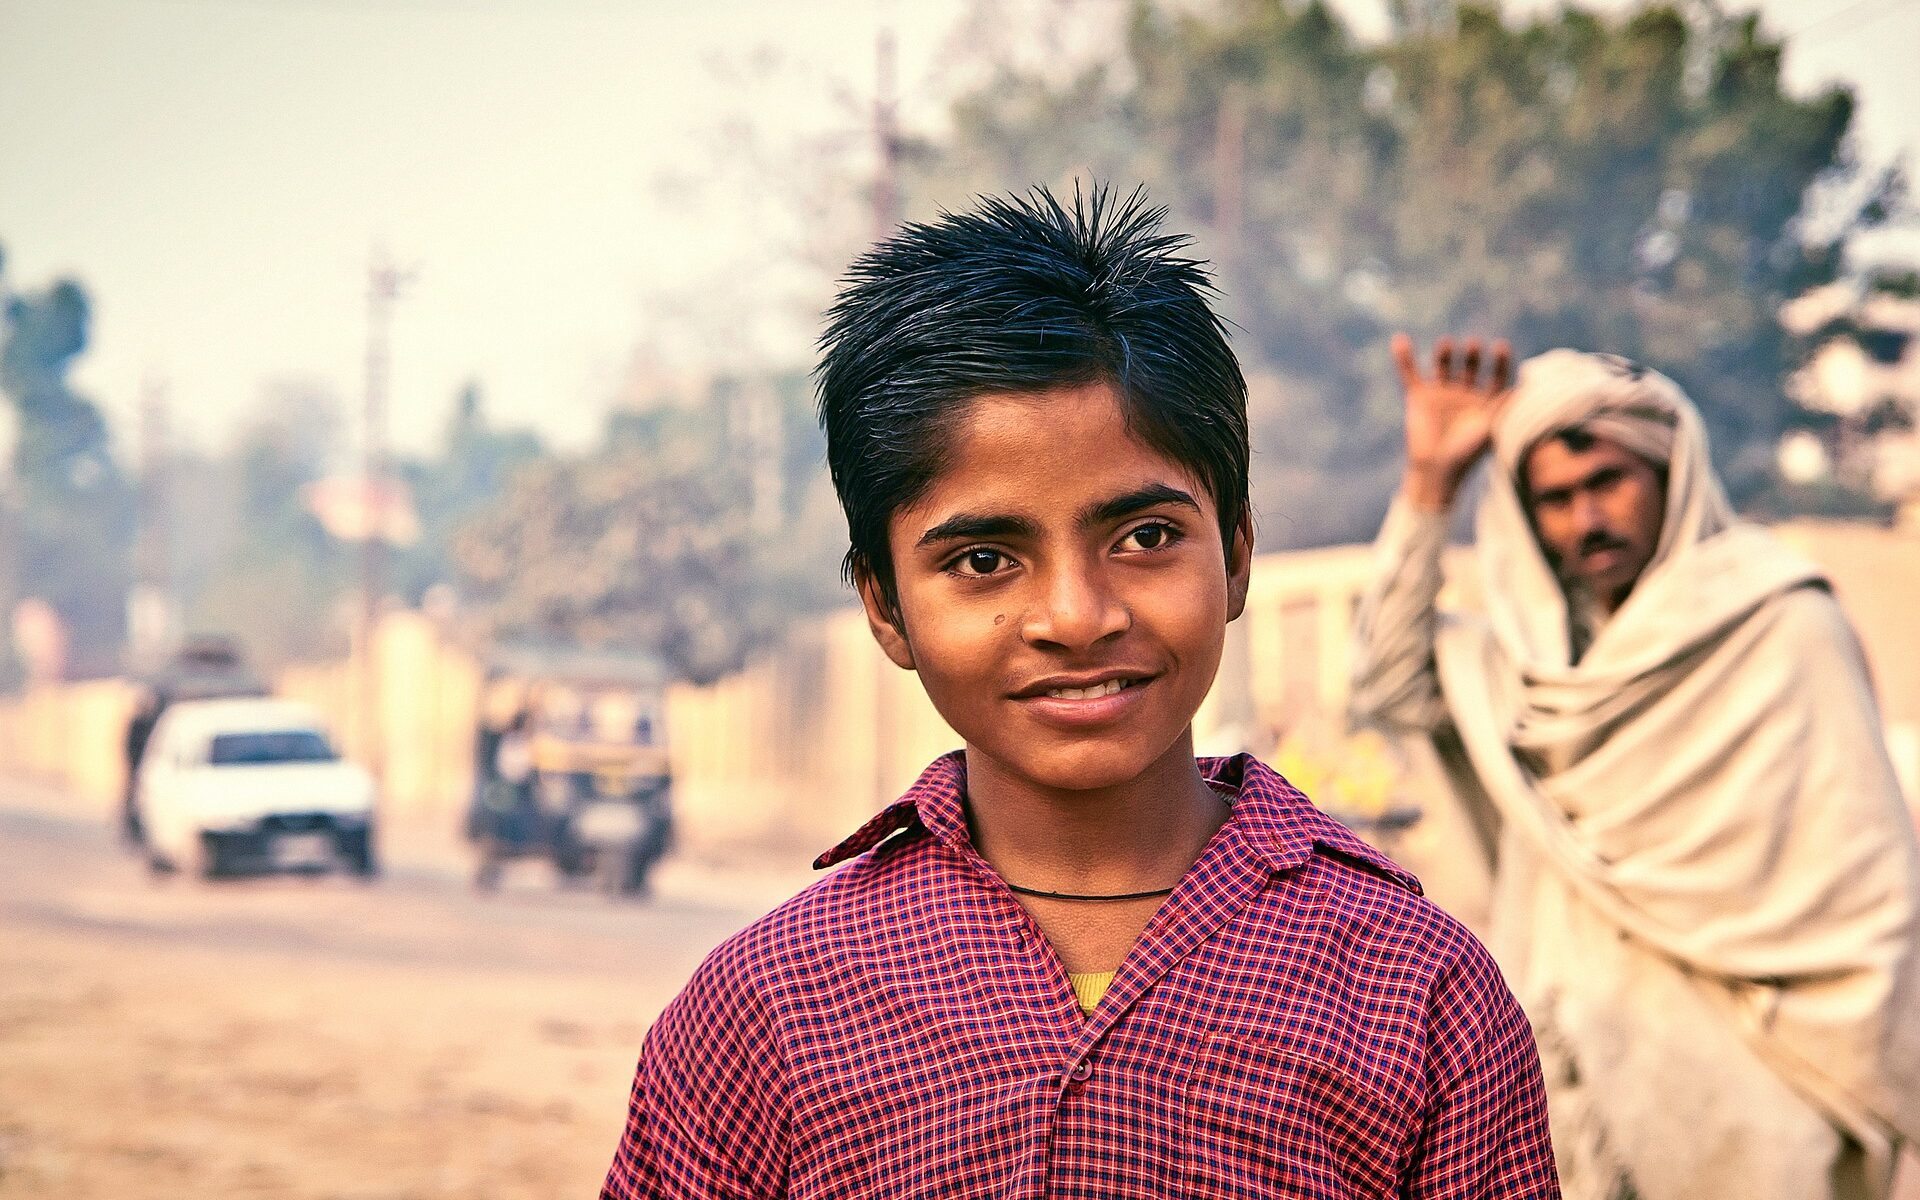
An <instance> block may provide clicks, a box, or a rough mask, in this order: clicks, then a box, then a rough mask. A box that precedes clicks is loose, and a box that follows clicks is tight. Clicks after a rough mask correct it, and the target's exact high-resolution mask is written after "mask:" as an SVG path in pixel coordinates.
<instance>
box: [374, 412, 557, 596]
mask: <svg viewBox="0 0 1920 1200" xmlns="http://www.w3.org/2000/svg"><path fill="white" fill-rule="evenodd" d="M545 453H546V450H545V447H543V446H542V445H541V442H540V438H539V436H538V435H537V434H535V433H533V432H532V431H531V430H527V429H496V428H494V427H493V425H492V424H491V422H489V421H488V419H487V413H486V401H485V395H484V393H483V392H482V391H481V388H480V384H479V383H478V382H469V383H467V384H466V385H464V386H463V387H462V388H461V389H460V391H459V392H458V393H457V394H456V395H455V397H454V402H453V413H452V415H451V416H450V417H449V418H448V420H447V428H446V433H445V435H444V437H443V439H442V442H441V446H440V452H439V454H438V456H436V457H432V458H417V459H411V460H408V461H405V462H403V463H401V464H400V477H401V478H402V479H403V480H404V481H405V482H406V484H407V486H408V488H409V490H410V491H411V492H412V493H413V500H414V505H415V507H416V508H417V509H418V510H419V514H420V540H419V541H418V542H417V543H416V544H415V545H413V546H411V547H409V548H407V549H406V550H404V551H402V552H401V553H399V554H398V555H397V556H396V561H395V564H394V571H395V575H396V578H395V580H394V583H395V585H396V590H398V591H399V592H400V593H401V594H403V595H404V596H406V597H407V599H408V600H410V601H417V600H418V599H419V598H420V596H421V595H422V594H423V593H424V592H425V591H426V589H428V588H430V587H432V586H433V585H434V584H436V583H442V582H447V581H450V580H451V579H452V578H453V577H454V576H455V574H456V573H457V568H456V566H455V564H454V561H453V541H454V534H455V531H456V530H458V528H459V527H460V524H461V522H463V521H465V520H466V519H467V518H468V517H470V516H472V515H473V514H474V513H475V512H477V511H478V510H479V509H481V508H483V507H485V506H487V505H489V504H492V503H494V502H496V501H497V500H498V499H499V497H500V496H501V494H502V493H503V492H505V491H506V488H507V484H508V481H509V480H511V479H512V478H513V475H514V472H516V471H518V470H519V469H520V468H521V467H523V466H525V465H526V464H527V463H530V462H533V461H535V460H536V459H538V458H540V457H542V456H543V455H544V454H545Z"/></svg>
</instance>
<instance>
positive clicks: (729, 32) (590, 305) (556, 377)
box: [0, 0, 1920, 448]
mask: <svg viewBox="0 0 1920 1200" xmlns="http://www.w3.org/2000/svg"><path fill="white" fill-rule="evenodd" d="M1003 3H1004V4H1005V6H1006V7H1008V8H1010V9H1012V10H1015V11H1016V12H1017V11H1018V10H1019V8H1020V7H1021V5H1020V2H1019V0H1003ZM1339 6H1340V7H1341V8H1343V9H1344V10H1346V11H1347V12H1348V13H1349V15H1350V17H1351V18H1352V20H1353V21H1354V23H1355V25H1356V26H1357V27H1359V28H1360V29H1361V30H1362V31H1363V32H1366V31H1370V30H1377V29H1378V28H1380V26H1381V25H1382V18H1381V5H1380V3H1379V0H1342V2H1341V3H1340V5H1339ZM1603 6H1604V7H1608V8H1613V7H1618V6H1619V5H1618V0H1614V2H1613V3H1607V4H1604V5H1603ZM1761 6H1762V9H1763V11H1764V13H1765V14H1766V19H1767V20H1768V22H1769V24H1770V26H1771V27H1772V28H1773V29H1774V30H1776V31H1783V32H1786V33H1788V34H1792V35H1797V36H1795V37H1794V38H1793V41H1792V44H1791V46H1790V50H1789V74H1790V81H1791V83H1792V84H1793V86H1795V87H1796V88H1800V89H1811V88H1813V87H1816V86H1818V85H1820V84H1823V83H1826V82H1829V81H1832V80H1846V81H1850V82H1852V83H1853V84H1854V85H1855V86H1856V88H1857V90H1858V94H1859V96H1860V99H1861V102H1862V107H1861V113H1860V126H1859V128H1860V132H1861V137H1862V143H1861V144H1862V149H1863V150H1864V152H1865V154H1866V156H1867V157H1868V158H1869V159H1870V160H1884V159H1886V158H1888V157H1890V156H1892V155H1895V154H1904V155H1905V156H1906V158H1907V159H1908V161H1909V162H1910V163H1912V162H1914V161H1915V160H1917V159H1920V154H1916V153H1915V151H1916V149H1917V148H1920V133H1917V132H1916V131H1917V129H1920V72H1915V71H1914V69H1913V63H1914V62H1915V61H1916V58H1917V57H1920V0H1762V5H1761ZM1081 7H1082V9H1083V10H1084V11H1085V12H1086V13H1087V16H1088V19H1089V21H1090V22H1097V21H1098V20H1099V18H1100V16H1101V15H1102V14H1103V13H1105V12H1110V11H1112V6H1111V5H1110V4H1102V3H1097V2H1095V0H1083V3H1082V5H1081ZM1528 7H1541V6H1540V5H1529V6H1528ZM966 9H967V3H966V0H891V2H889V0H835V2H833V3H817V4H804V3H799V2H797V0H785V2H780V0H701V2H700V3H697V4H689V3H682V2H677V0H675V2H669V0H464V2H463V0H0V244H4V246H5V249H6V253H7V274H8V278H9V281H10V283H11V285H12V286H13V287H15V288H34V287H39V286H41V285H43V284H45V283H46V282H48V281H50V280H51V279H52V278H54V277H56V276H58V275H62V274H70V275H73V276H75V277H77V278H79V279H80V280H81V281H82V282H83V283H84V284H85V285H86V287H87V289H88V291H89V292H90V293H91V295H92V297H93V300H94V304H95V317H96V320H95V326H94V331H93V332H94V342H93V346H92V348H91V349H90V350H89V352H88V354H87V356H86V358H85V359H84V360H83V362H82V366H81V368H80V369H79V371H78V373H77V378H78V380H79V382H80V383H81V385H82V386H83V387H84V388H85V389H86V390H87V391H88V392H89V393H90V394H92V395H93V396H94V397H95V398H97V399H98V400H99V401H100V402H101V403H102V404H103V405H104V406H105V407H106V408H107V410H108V412H109V415H110V417H111V418H112V419H113V420H114V421H115V424H116V426H117V427H118V428H119V429H121V430H122V431H123V432H122V433H121V434H120V437H121V440H122V443H123V445H124V443H125V441H126V439H127V436H128V435H127V433H126V432H124V431H126V430H128V429H129V421H130V417H131V413H132V412H133V410H134V407H135V405H136V402H137V397H138V395H139V390H140V387H141V385H142V381H143V380H145V379H149V378H163V379H164V380H165V381H166V383H167V386H168V389H169V392H170V395H171V397H172V402H173V406H174V409H175V421H176V423H177V424H178V425H180V426H181V427H183V429H184V431H185V432H186V433H187V434H188V435H189V436H191V437H192V438H194V439H195V440H197V441H199V442H201V443H203V444H214V445H217V444H219V443H221V442H222V441H224V439H225V438H226V437H228V436H229V435H230V433H231V429H232V427H233V425H234V423H235V421H236V420H237V418H238V417H239V416H240V415H242V414H244V413H246V412H247V411H248V410H249V409H251V408H252V407H253V406H254V405H256V404H257V403H258V397H259V395H260V391H261V388H262V385H263V383H264V382H265V381H268V380H271V379H276V378H304V379H310V380H314V381H317V382H318V383H319V384H321V385H322V386H325V387H329V388H331V389H332V390H333V391H334V392H335V393H336V394H337V395H339V396H340V398H341V399H342V400H343V402H345V403H346V405H347V407H348V408H349V409H352V408H355V407H357V404H358V398H359V396H360V392H361V382H360V381H361V371H362V366H361V363H362V356H363V354H364V346H365V323H364V322H365V317H364V312H365V309H364V295H365V289H366V270H367V263H368V259H369V256H370V254H371V252H372V250H373V247H375V246H376V245H379V246H384V247H386V248H388V249H389V250H390V252H391V253H392V255H393V257H394V258H395V260H397V261H398V262H400V263H402V264H410V265H417V267H418V274H417V277H416V278H415V279H414V280H413V281H412V282H411V284H410V285H409V287H408V289H407V292H406V295H405V298H404V300H403V301H402V303H401V304H400V306H399V308H398V310H397V314H396V318H395V321H394V325H393V338H394V368H393V383H392V393H393V417H392V424H393V430H394V433H395V435H396V437H397V439H398V440H399V441H400V442H401V443H402V444H403V445H405V446H410V447H415V448H420V447H424V446H425V445H427V444H429V443H430V442H431V440H432V439H433V438H434V436H435V435H436V433H437V431H438V430H439V428H440V426H441V425H442V423H443V422H444V420H445V417H446V413H447V410H448V406H449V403H450V400H451V397H452V395H453V392H454V390H455V388H456V387H457V386H458V385H459V383H460V382H461V381H463V380H465V379H467V378H470V377H471V378H478V379H479V380H481V381H482V382H483V384H484V385H485V387H486V389H487V394H488V398H489V403H490V406H491V408H492V410H493V412H494V413H495V415H496V417H497V419H499V420H502V421H505V422H509V423H521V422H524V423H530V424H533V425H535V426H537V427H538V428H539V429H541V430H542V431H543V432H545V433H547V434H549V435H551V436H554V437H556V438H558V439H559V440H561V441H562V442H563V443H573V444H577V443H579V442H581V441H583V440H584V439H586V438H587V437H588V436H590V435H591V434H592V433H593V431H595V430H596V429H597V428H598V427H599V424H600V421H601V419H602V417H603V415H604V413H605V411H606V408H607V405H608V403H609V400H610V397H611V396H612V395H613V393H614V391H615V390H616V388H617V386H618V383H619V381H620V380H621V379H622V377H623V376H624V375H625V373H626V370H627V366H628V364H629V362H630V361H631V359H632V356H633V354H634V351H635V347H636V345H639V344H642V343H645V342H649V341H659V340H661V339H660V338H659V337H658V336H653V335H651V334H650V333H649V331H650V330H654V329H656V328H657V327H659V326H660V324H661V322H662V320H663V318H665V319H667V320H668V322H669V323H671V318H672V316H673V313H674V310H675V307H676V305H679V304H680V303H681V301H682V300H684V298H685V297H688V296H691V295H696V294H701V293H708V294H720V295H725V294H728V289H731V291H732V292H736V293H737V292H740V291H743V290H750V289H752V288H753V287H754V286H755V284H756V279H755V277H754V275H753V270H752V267H751V259H749V258H743V254H744V252H745V249H746V248H747V247H751V246H753V245H754V244H755V239H756V237H757V236H759V234H760V233H761V232H762V230H763V227H764V225H765V223H766V221H767V220H768V219H769V218H768V208H767V202H766V200H765V198H764V197H763V198H761V200H760V202H759V203H757V204H756V203H754V202H753V200H752V199H751V198H749V199H747V200H744V201H742V200H731V199H726V198H725V197H723V196H721V195H720V194H719V193H718V192H717V191H716V190H714V189H707V190H704V191H702V190H698V189H695V190H686V191H682V192H681V193H680V195H679V197H678V199H677V200H676V197H675V194H674V189H673V188H672V187H671V186H670V185H665V186H663V181H670V180H671V179H673V178H675V177H677V176H681V175H684V174H686V173H688V172H689V171H695V172H697V171H698V170H700V169H704V167H705V165H706V164H707V163H709V162H711V161H712V160H713V159H714V158H715V146H716V144H717V143H718V142H719V141H720V139H721V138H722V137H723V135H724V134H725V131H726V129H727V128H728V123H729V122H733V123H735V124H738V123H742V122H744V123H749V124H751V126H752V127H753V128H754V129H755V130H756V138H757V139H758V142H759V144H761V145H762V146H763V147H766V148H768V149H769V150H770V151H771V152H772V153H774V154H776V155H777V154H779V153H780V152H781V149H782V147H783V146H786V145H789V144H791V143H793V142H794V141H796V140H797V139H799V138H801V137H804V136H811V135H819V134H821V133H831V132H833V131H844V132H845V133H846V134H847V139H848V142H849V145H853V144H855V139H856V137H857V132H856V123H857V120H858V116H857V113H856V112H855V110H854V109H853V108H852V107H851V106H850V102H849V99H848V97H851V96H852V95H853V93H855V92H856V91H857V92H860V93H862V94H864V92H865V90H866V89H868V88H870V86H871V81H872V78H873V63H874V42H875V36H876V32H877V30H878V29H879V28H880V26H881V24H882V23H883V22H884V23H887V24H890V25H891V26H892V27H893V28H894V29H895V30H896V31H897V37H898V43H899V56H900V76H901V79H902V83H903V91H904V92H905V95H906V98H907V100H908V103H909V107H908V108H907V111H906V114H905V115H906V119H907V121H908V123H909V125H918V126H921V127H924V126H925V125H927V124H928V123H930V122H933V121H936V120H937V119H938V112H939V107H940V105H939V100H940V94H939V93H940V92H941V91H942V90H943V88H945V87H947V86H950V83H949V81H950V80H951V79H952V75H951V72H950V71H947V70H946V69H945V68H946V67H947V66H948V65H949V64H948V59H949V58H950V57H951V54H952V48H951V45H950V41H951V37H952V34H953V31H954V28H955V25H956V23H957V22H958V21H959V20H960V19H961V18H962V15H963V14H964V12H965V11H966ZM836 90H837V91H838V94H839V98H836ZM848 161H849V162H850V163H853V164H855V165H857V163H858V159H857V158H850V159H849V160H848ZM708 280H725V281H727V282H726V283H725V285H724V286H721V285H719V284H717V283H708V282H703V281H708ZM676 297H677V298H681V299H680V300H676V299H675V298H676ZM663 298H664V299H663ZM708 307H712V306H711V305H709V306H708ZM719 340H720V341H721V342H723V343H724V342H725V340H726V339H725V335H724V333H723V334H722V335H720V338H719ZM739 353H741V354H742V355H748V354H751V353H753V351H752V350H751V349H749V348H741V349H740V350H739Z"/></svg>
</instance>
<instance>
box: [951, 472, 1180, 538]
mask: <svg viewBox="0 0 1920 1200" xmlns="http://www.w3.org/2000/svg"><path fill="white" fill-rule="evenodd" d="M1161 504H1178V505H1181V506H1183V507H1185V508H1190V509H1192V510H1193V511H1194V512H1199V511H1200V502H1199V501H1197V500H1195V499H1194V498H1193V496H1192V495H1191V494H1190V493H1188V492H1183V491H1181V490H1180V489H1179V488H1177V487H1172V486H1170V485H1168V484H1164V483H1149V484H1145V485H1143V486H1141V487H1137V488H1135V489H1133V490H1132V491H1130V492H1123V493H1122V494H1120V495H1118V496H1115V497H1113V498H1112V499H1110V500H1102V501H1099V502H1098V503H1096V504H1091V505H1088V506H1087V507H1086V508H1084V509H1082V510H1081V511H1080V515H1079V516H1078V517H1076V518H1075V523H1076V524H1077V525H1079V526H1080V528H1082V529H1091V528H1092V527H1093V526H1095V525H1105V524H1107V523H1109V522H1112V521H1119V520H1124V519H1125V518H1127V517H1130V516H1132V515H1133V514H1134V513H1137V512H1140V511H1142V510H1143V509H1149V508H1153V507H1156V506H1157V505H1161ZM1039 536H1040V526H1039V525H1037V524H1035V523H1034V522H1033V521H1032V520H1030V519H1028V518H1026V517H1019V516H1014V515H1012V514H1004V515H1003V514H992V513H956V514H955V515H953V516H951V517H948V518H947V519H946V520H944V521H942V522H940V523H939V524H938V525H935V526H934V527H933V528H932V529H929V530H927V531H926V532H925V533H923V534H921V535H920V540H919V541H917V542H915V543H914V548H915V549H919V548H920V547H923V546H931V545H933V544H935V543H937V542H954V541H970V540H972V539H974V538H1007V537H1017V538H1035V537H1039Z"/></svg>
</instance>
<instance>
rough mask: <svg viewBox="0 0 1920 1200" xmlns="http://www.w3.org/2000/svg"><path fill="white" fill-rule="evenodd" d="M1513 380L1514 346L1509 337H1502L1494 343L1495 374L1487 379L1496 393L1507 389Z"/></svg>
mask: <svg viewBox="0 0 1920 1200" xmlns="http://www.w3.org/2000/svg"><path fill="white" fill-rule="evenodd" d="M1512 382H1513V347H1512V346H1510V345H1508V344H1507V339H1505V338H1500V339H1498V340H1496V341H1495V342H1494V343H1493V375H1492V377H1491V378H1489V379H1488V380H1487V384H1488V386H1489V387H1491V388H1493V390H1494V391H1495V392H1496V393H1499V392H1504V391H1506V390H1507V385H1508V384H1510V383H1512Z"/></svg>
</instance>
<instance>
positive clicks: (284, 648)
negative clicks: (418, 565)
mask: <svg viewBox="0 0 1920 1200" xmlns="http://www.w3.org/2000/svg"><path fill="white" fill-rule="evenodd" d="M344 436H345V435H344V421H343V418H342V414H341V409H340V402H339V400H338V398H337V397H335V396H334V395H333V394H332V393H330V392H329V391H327V390H326V388H325V387H323V386H321V385H319V384H316V383H314V382H312V381H309V380H305V379H299V378H285V379H277V380H273V381H271V382H269V383H268V384H267V385H266V386H265V387H264V388H263V389H262V391H261V393H260V396H259V399H258V400H257V402H256V404H255V406H254V408H253V411H252V412H251V413H250V414H249V415H248V416H247V418H246V420H245V421H244V423H243V424H242V426H241V429H240V432H239V436H238V438H237V439H236V440H235V442H234V445H233V447H232V449H231V451H230V452H229V453H227V454H226V455H224V456H222V457H221V458H220V459H219V460H217V461H215V462H213V463H203V464H192V463H190V462H188V461H187V460H185V459H182V460H180V461H179V462H178V464H177V465H176V468H175V474H176V476H177V478H178V481H179V482H178V486H177V487H176V488H175V493H176V494H175V501H176V504H178V505H180V506H182V507H183V508H185V509H188V510H190V511H194V512H195V514H196V515H195V517H194V520H195V521H196V522H197V524H196V525H194V526H192V528H194V531H195V536H194V537H193V538H192V539H190V541H191V542H192V543H193V544H194V547H195V549H194V550H190V551H189V557H190V559H191V560H192V561H191V564H190V565H191V568H192V569H183V570H181V571H180V572H179V576H180V582H181V583H182V584H183V585H184V588H185V591H186V592H187V603H186V605H185V607H186V612H187V617H188V621H189V623H190V624H191V626H192V627H193V629H194V630H195V631H197V632H205V633H217V634H220V635H222V636H224V637H229V638H232V639H234V640H235V641H236V642H238V643H239V644H240V645H241V646H243V647H245V649H246V651H247V653H248V655H249V656H250V657H251V658H252V659H253V660H254V661H256V662H257V663H259V664H260V665H261V666H262V667H263V668H272V667H276V666H279V665H282V664H285V663H288V662H295V661H299V660H302V659H313V658H318V657H322V656H325V655H329V654H334V653H338V652H339V651H341V650H342V649H343V648H344V645H345V632H346V631H345V627H344V625H343V623H342V621H341V620H340V616H341V610H340V604H341V601H342V599H343V597H344V595H345V591H346V588H347V586H348V584H349V583H350V581H351V580H352V578H353V568H354V559H353V557H352V551H351V549H350V548H348V547H345V546H342V545H341V544H339V543H337V542H335V541H333V540H332V539H331V538H329V537H328V536H327V533H326V531H325V530H324V529H323V528H322V527H321V525H320V522H319V521H318V520H317V519H316V518H315V517H314V515H313V513H312V512H310V511H309V510H308V508H307V503H306V489H307V488H308V486H309V485H311V484H312V483H314V482H315V481H316V480H318V479H320V478H321V477H322V476H323V475H324V474H325V473H326V472H327V469H328V466H329V464H330V463H332V462H333V461H335V460H336V459H337V458H338V457H339V455H340V454H341V452H342V451H343V449H344V448H345V442H344ZM216 525H217V526H218V527H217V528H216V527H215V526H216ZM181 527H182V528H188V527H189V526H187V525H185V524H184V523H182V525H181ZM185 565H188V564H183V566H185Z"/></svg>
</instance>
